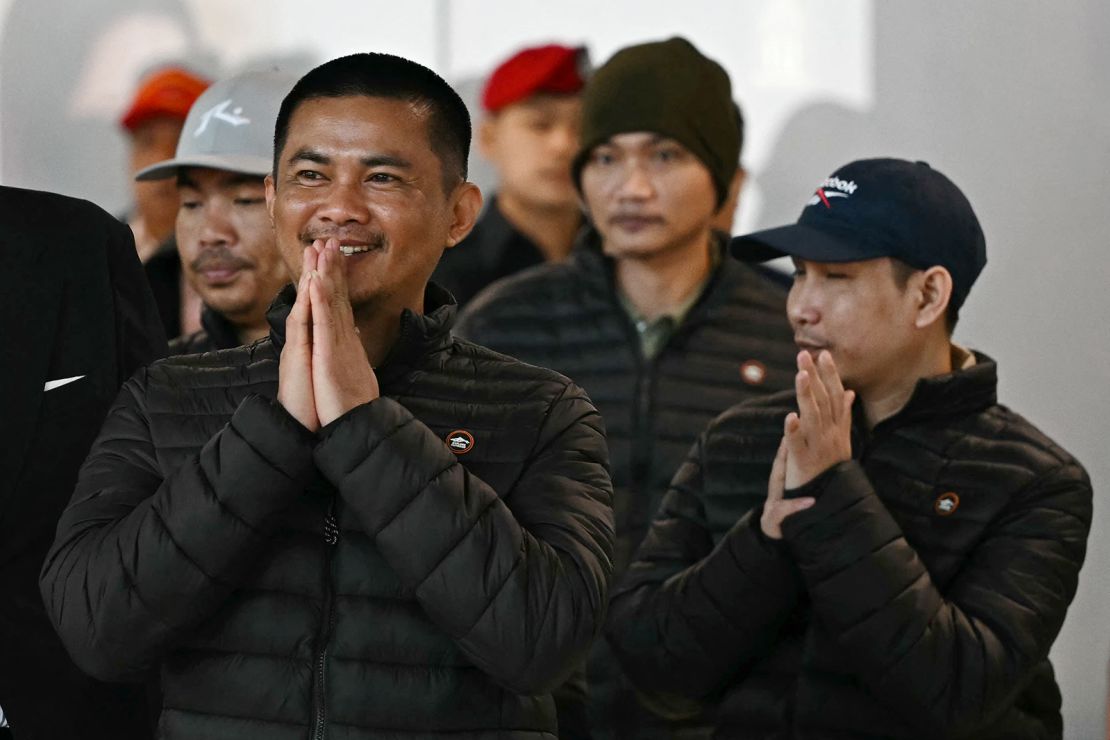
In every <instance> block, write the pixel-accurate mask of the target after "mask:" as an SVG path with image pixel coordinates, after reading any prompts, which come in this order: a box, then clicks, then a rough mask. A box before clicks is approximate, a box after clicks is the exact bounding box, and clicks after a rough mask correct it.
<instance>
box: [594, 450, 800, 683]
mask: <svg viewBox="0 0 1110 740" xmlns="http://www.w3.org/2000/svg"><path fill="white" fill-rule="evenodd" d="M704 445H705V439H704V436H703V438H701V439H699V440H698V442H696V443H695V445H694V447H693V449H692V450H691V452H690V454H689V456H688V458H687V460H686V462H685V463H684V464H683V466H682V467H681V468H679V470H678V473H677V474H676V476H675V479H674V480H673V481H672V483H671V487H670V490H669V491H668V492H667V495H666V497H665V498H664V499H663V503H662V505H661V507H660V510H659V512H658V514H656V517H655V521H654V522H653V523H652V526H651V530H650V531H649V532H648V535H647V537H646V538H645V539H644V542H643V543H642V544H641V545H640V549H639V550H638V551H637V554H636V559H635V561H634V562H633V564H632V565H631V566H630V568H629V570H628V573H627V574H626V575H625V577H624V579H623V580H622V581H621V583H620V585H619V587H618V590H617V593H616V596H615V597H614V599H613V602H612V604H611V605H610V612H609V619H608V622H607V625H606V636H607V637H608V639H609V642H610V643H611V644H612V645H613V647H614V649H615V650H616V652H617V655H618V657H619V658H620V660H621V663H622V664H623V665H624V668H625V672H626V674H627V675H628V676H630V677H631V678H632V680H633V681H634V682H635V683H636V685H637V687H638V688H639V689H641V690H642V691H645V692H649V693H652V694H663V695H665V694H678V695H681V696H685V697H691V698H701V697H706V696H709V695H711V694H713V693H714V692H716V691H717V690H719V689H721V688H722V687H723V686H724V685H725V684H726V683H727V682H729V681H732V680H735V677H736V676H737V674H738V673H743V671H744V670H745V667H746V666H747V665H750V663H751V660H752V659H753V657H755V654H756V653H757V651H758V650H759V649H760V648H761V646H766V645H769V644H772V643H773V642H774V640H775V635H776V633H777V632H778V630H779V628H780V627H781V625H782V623H783V622H784V621H785V619H786V617H787V616H788V615H789V614H790V611H791V610H792V609H793V607H794V604H795V602H796V600H797V596H798V593H799V586H800V584H799V583H798V580H797V573H796V571H795V570H794V568H793V567H792V564H791V562H790V560H789V558H788V556H787V554H786V553H785V551H784V550H783V549H782V546H781V543H776V542H773V541H771V540H769V539H767V538H766V537H764V536H763V534H762V532H761V531H760V526H759V518H760V516H761V513H762V508H761V507H757V508H755V509H752V510H751V511H749V512H748V513H747V514H745V515H744V516H743V517H741V518H740V520H739V521H737V522H736V524H735V525H734V526H733V527H732V528H731V529H730V530H729V531H728V533H727V534H726V535H725V536H724V537H723V538H722V539H721V541H720V542H719V543H718V544H717V546H716V547H714V546H713V540H712V536H711V532H710V530H709V523H708V522H707V521H706V514H705V506H704V494H705V490H704V478H703V458H704ZM653 698H654V699H656V700H659V701H661V702H662V701H664V700H665V696H655V697H653Z"/></svg>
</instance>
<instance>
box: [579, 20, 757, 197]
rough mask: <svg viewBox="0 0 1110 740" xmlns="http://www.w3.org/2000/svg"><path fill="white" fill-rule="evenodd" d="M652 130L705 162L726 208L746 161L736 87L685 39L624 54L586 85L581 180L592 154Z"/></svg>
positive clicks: (642, 47) (616, 55)
mask: <svg viewBox="0 0 1110 740" xmlns="http://www.w3.org/2000/svg"><path fill="white" fill-rule="evenodd" d="M633 131H651V132H653V133H657V134H661V135H663V136H666V137H669V138H671V139H674V140H675V141H677V142H679V143H680V144H682V145H683V146H685V147H686V148H687V149H689V150H690V151H691V152H692V153H693V154H694V155H695V156H696V157H697V158H698V159H700V160H701V161H702V162H704V163H705V166H706V167H707V168H708V169H709V173H710V175H712V177H713V184H714V185H715V186H716V188H717V205H718V206H720V205H721V204H722V203H724V201H725V198H726V196H727V195H728V188H729V184H730V183H731V182H732V177H733V175H734V174H735V173H736V167H737V165H738V162H739V159H740V131H739V128H738V124H737V118H736V109H735V104H734V103H733V101H732V85H731V84H730V83H729V79H728V73H727V72H725V70H724V68H723V67H721V65H719V64H717V63H716V62H714V61H713V60H712V59H709V58H707V57H705V56H703V55H702V53H701V52H700V51H698V50H697V49H696V48H695V47H694V45H693V44H691V43H690V42H689V41H687V40H686V39H684V38H679V37H675V38H673V39H669V40H667V41H656V42H653V43H649V44H640V45H638V46H630V47H628V48H626V49H621V50H620V51H618V52H617V53H616V54H614V55H613V57H612V58H611V59H610V60H609V61H607V62H606V63H605V64H604V65H602V66H601V67H600V68H599V69H598V70H597V71H596V72H595V73H594V75H593V77H591V78H590V81H589V82H588V83H586V89H585V91H584V92H583V100H582V145H581V148H580V149H579V150H578V154H577V155H576V156H575V158H574V164H573V168H574V182H575V184H576V185H577V186H578V189H579V190H581V189H582V168H583V167H585V165H586V162H587V160H588V159H589V156H590V152H591V151H592V150H593V148H594V147H596V146H597V145H599V144H603V143H605V142H606V141H608V140H609V138H610V137H612V136H615V135H616V134H624V133H630V132H633Z"/></svg>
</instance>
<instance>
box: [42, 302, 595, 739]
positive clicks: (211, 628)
mask: <svg viewBox="0 0 1110 740" xmlns="http://www.w3.org/2000/svg"><path fill="white" fill-rule="evenodd" d="M282 295H283V297H282V298H281V299H280V300H279V301H278V302H277V303H275V306H274V309H273V310H272V311H271V326H272V332H271V338H270V339H268V340H263V341H261V342H256V343H254V344H252V345H250V346H248V347H240V348H237V349H232V350H226V351H222V352H215V353H210V354H204V355H187V356H183V357H174V358H170V359H168V360H165V361H163V362H160V363H156V364H154V365H152V366H151V367H150V368H148V369H146V370H144V371H142V372H140V373H139V374H138V375H136V376H135V377H134V378H133V379H131V380H130V381H128V383H127V384H126V385H125V386H124V390H123V392H122V393H121V394H120V397H119V399H118V400H117V402H116V405H115V407H114V408H113V409H112V411H111V412H110V414H109V416H108V420H107V422H106V423H105V425H104V428H103V430H102V431H101V434H100V437H99V439H98V440H97V441H96V443H95V444H94V446H93V451H92V453H91V455H90V457H89V459H88V461H87V462H86V464H85V467H84V468H83V470H82V474H81V477H80V480H79V481H78V485H77V490H76V492H75V494H74V498H73V501H72V503H71V504H70V506H69V508H68V509H67V510H66V512H65V514H64V515H63V517H62V520H61V523H60V524H59V526H58V536H57V541H56V544H55V547H54V549H53V550H52V552H51V554H50V556H49V557H48V559H47V563H46V566H45V568H44V571H43V577H42V590H43V595H44V598H45V600H46V602H47V605H48V607H49V610H50V613H51V615H52V616H53V618H54V620H55V624H56V625H57V627H58V630H59V633H60V634H61V635H62V638H63V640H64V641H65V643H66V646H67V647H68V648H69V650H70V652H71V653H72V654H73V656H74V658H75V660H76V661H77V662H78V664H79V665H81V666H82V667H84V668H85V669H86V670H88V671H89V672H91V673H93V674H96V675H100V676H103V677H121V676H127V675H132V674H134V673H136V672H142V671H145V670H148V669H149V668H151V667H153V666H156V665H160V666H161V677H162V688H163V692H164V702H163V711H162V715H161V720H160V725H159V732H160V734H161V736H162V737H164V738H173V739H176V738H214V737H221V738H223V737H226V738H231V737H234V738H244V739H248V738H266V739H267V740H286V739H288V740H294V738H295V739H297V740H300V739H302V738H306V737H321V736H327V737H330V738H343V739H344V740H359V739H365V740H370V738H386V737H406V738H415V737H435V738H440V739H442V738H447V737H452V738H473V739H477V738H490V739H492V738H499V739H506V738H519V739H522V740H523V739H525V738H537V739H538V738H553V737H555V736H556V732H557V730H556V717H555V708H554V705H553V703H552V700H551V697H550V695H549V694H548V692H549V691H550V690H551V688H552V687H553V686H555V685H556V684H558V682H559V681H561V680H562V679H563V678H564V677H565V675H566V674H567V673H568V672H569V671H570V669H571V667H572V666H573V665H574V664H575V663H576V662H577V661H579V660H581V659H582V657H583V656H584V655H585V654H586V651H587V650H588V648H589V645H590V642H591V641H592V639H593V638H594V636H595V635H596V634H597V632H598V631H599V629H600V624H601V619H602V614H603V612H604V609H605V603H606V595H607V586H608V581H609V574H610V570H611V564H610V560H611V553H612V539H613V524H612V513H611V510H610V498H611V485H610V482H609V474H608V472H607V470H606V465H607V455H606V449H605V441H604V435H603V431H602V427H601V420H600V417H599V416H598V413H597V411H596V410H595V409H594V408H593V406H592V405H591V404H590V402H589V401H588V400H587V399H586V397H585V395H584V394H583V393H582V391H581V390H579V389H578V388H577V387H576V386H575V385H573V384H572V383H571V382H570V381H568V380H567V379H566V378H564V377H562V376H559V375H557V374H555V373H553V372H551V371H547V370H542V369H540V368H536V367H531V366H529V365H524V364H522V363H519V362H516V361H514V360H512V359H510V358H508V357H505V356H503V355H498V354H496V353H494V352H492V351H490V350H487V349H485V348H483V347H479V346H477V345H474V344H470V343H466V342H462V341H458V340H456V339H454V338H453V337H452V336H451V334H450V324H451V321H452V319H453V317H454V312H455V304H454V302H453V301H451V300H450V297H449V296H448V295H447V294H446V293H445V292H443V291H442V290H439V289H437V288H436V287H435V286H429V289H428V292H427V298H426V300H425V304H426V307H427V310H428V313H426V314H424V315H422V316H417V315H415V314H413V313H411V312H406V313H405V315H404V316H403V317H402V318H401V332H400V337H399V338H398V340H397V344H396V345H395V347H394V348H393V350H392V352H391V353H390V356H389V357H388V358H387V360H386V362H385V363H384V364H383V366H382V367H380V368H379V369H378V370H377V374H378V380H379V383H380V385H381V390H382V397H381V398H378V399H376V400H374V401H372V402H370V403H367V404H364V405H361V406H358V407H356V408H354V409H352V410H351V411H350V412H348V413H347V414H345V415H344V416H343V417H341V418H340V419H337V420H335V421H334V422H333V423H331V424H329V425H328V426H327V427H326V428H324V429H322V430H321V431H320V433H319V434H318V435H313V434H310V433H309V432H308V431H307V430H306V429H305V428H304V427H302V426H301V425H300V424H298V423H297V422H296V421H295V420H294V419H293V418H292V417H291V416H290V415H289V414H288V413H287V412H285V410H284V409H283V408H282V407H281V406H280V405H279V404H278V403H277V402H276V401H275V398H274V397H275V394H276V391H277V379H278V377H277V373H278V356H279V353H280V350H281V347H282V344H283V340H284V338H283V334H284V326H285V318H286V316H287V315H288V311H289V309H290V307H291V304H292V288H287V289H286V291H285V292H284V293H283V294H282Z"/></svg>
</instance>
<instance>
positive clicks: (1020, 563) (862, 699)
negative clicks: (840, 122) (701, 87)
mask: <svg viewBox="0 0 1110 740" xmlns="http://www.w3.org/2000/svg"><path fill="white" fill-rule="evenodd" d="M731 246H732V250H733V252H734V254H736V255H737V256H738V257H740V258H742V259H749V260H764V259H768V258H772V257H776V256H783V255H786V256H789V257H790V258H791V259H792V260H793V262H794V265H795V274H794V284H793V287H792V288H791V291H790V296H789V299H788V302H787V313H788V317H789V319H790V323H791V325H792V326H793V329H794V339H795V342H796V343H797V345H798V348H799V349H800V350H801V351H800V352H799V354H798V372H797V375H796V377H795V383H794V386H795V387H794V390H793V391H791V392H786V393H782V394H779V395H776V396H772V397H769V398H766V399H761V400H756V401H751V402H746V403H744V404H741V405H738V406H735V407H733V408H732V409H730V410H729V411H727V412H726V413H725V414H723V415H722V416H720V417H719V418H718V419H717V420H716V421H714V422H713V423H712V424H711V425H710V426H709V428H708V429H707V430H706V431H705V433H704V434H703V435H702V436H701V438H700V439H699V441H698V442H697V444H695V446H694V448H693V450H692V451H691V453H690V457H689V459H688V461H687V464H686V465H685V466H684V467H683V468H682V469H681V470H680V471H679V474H678V476H677V477H676V478H675V480H674V481H673V483H672V485H671V489H670V491H669V492H668V494H667V497H666V498H665V500H664V502H663V505H662V507H661V509H660V512H659V513H658V515H657V516H656V519H655V522H654V523H653V526H652V529H651V531H650V532H649V533H648V536H647V538H646V539H645V540H644V542H643V544H642V545H641V547H640V550H639V552H638V553H637V555H636V559H635V562H634V563H633V564H632V566H631V567H630V569H629V577H628V578H627V579H625V581H624V582H623V584H622V585H621V587H620V588H619V590H618V593H617V595H616V597H615V599H614V601H613V602H612V606H611V610H610V620H609V624H608V628H607V633H608V637H609V640H610V641H611V643H613V644H614V647H615V649H616V651H617V653H618V655H619V657H620V658H621V660H622V661H623V662H624V664H625V668H626V669H627V670H628V672H629V674H630V675H632V676H634V677H636V678H637V679H638V680H639V682H640V688H641V690H642V691H645V692H646V693H648V694H664V695H665V694H677V695H679V696H683V697H686V698H690V699H695V700H702V699H706V698H709V697H715V698H719V697H721V696H723V701H722V702H721V705H720V710H719V712H718V716H717V729H716V733H717V735H718V736H720V737H741V736H742V737H745V738H769V737H781V736H783V733H789V734H790V736H791V737H796V738H827V737H838V738H876V737H884V738H906V737H928V738H948V737H975V738H1013V737H1038V738H1048V737H1056V738H1059V737H1061V736H1062V734H1063V729H1062V721H1061V716H1060V703H1061V698H1060V691H1059V688H1058V686H1057V684H1056V681H1055V679H1054V677H1053V671H1052V666H1051V664H1050V663H1049V660H1048V653H1049V649H1050V647H1051V646H1052V642H1053V640H1054V639H1055V638H1056V635H1057V633H1058V632H1059V630H1060V627H1061V625H1062V624H1063V621H1064V615H1065V612H1066V611H1067V607H1068V605H1069V603H1070V602H1071V600H1072V597H1073V596H1074V595H1075V590H1076V585H1077V580H1078V575H1079V569H1080V566H1081V565H1082V562H1083V558H1084V555H1085V551H1086V540H1087V534H1088V530H1089V528H1090V521H1091V485H1090V480H1089V479H1088V477H1087V474H1086V472H1085V471H1084V469H1083V467H1082V466H1081V465H1080V464H1079V462H1078V461H1076V460H1075V459H1074V458H1073V457H1072V456H1071V455H1069V454H1068V453H1067V452H1066V451H1065V450H1063V449H1061V448H1060V447H1059V446H1058V445H1056V444H1055V443H1054V442H1052V441H1051V440H1050V439H1048V438H1047V437H1046V436H1045V435H1044V434H1042V433H1041V432H1040V431H1038V430H1037V429H1036V428H1035V427H1033V425H1032V424H1030V423H1029V422H1028V421H1026V420H1025V419H1023V418H1022V417H1021V416H1019V415H1018V414H1016V413H1014V412H1013V411H1011V410H1010V409H1008V408H1007V407H1005V406H1002V405H1000V404H999V403H998V401H997V397H996V364H995V362H994V361H993V360H992V359H990V358H989V357H987V356H986V355H984V354H982V353H980V352H974V351H970V350H967V349H964V348H962V347H960V346H959V345H957V344H956V343H954V342H953V341H952V339H951V335H952V329H953V327H954V325H955V321H956V317H957V313H958V311H959V308H960V306H961V305H962V304H963V303H964V300H965V299H966V298H967V296H968V292H969V291H970V289H971V286H972V284H973V283H974V282H975V279H976V277H978V275H979V272H980V271H981V270H982V268H983V266H984V264H985V263H986V251H985V240H984V237H983V233H982V230H981V228H980V226H979V222H978V219H977V218H976V216H975V213H974V211H973V210H972V208H971V205H970V203H969V202H968V200H967V198H965V197H964V195H963V193H961V192H960V190H959V188H957V187H956V186H955V185H954V184H953V183H952V181H951V180H949V179H948V178H947V177H945V176H944V175H942V174H940V173H939V172H937V171H936V170H934V169H932V168H931V167H929V165H927V164H925V163H924V162H907V161H903V160H896V159H872V160H862V161H857V162H852V163H851V164H848V165H846V166H844V167H842V168H841V169H839V170H838V171H836V172H835V173H833V174H832V175H831V176H830V177H828V178H827V179H825V180H824V181H823V182H821V183H820V184H818V186H817V188H816V190H815V191H813V192H812V194H811V195H809V196H808V201H807V203H806V205H805V207H804V209H803V210H802V214H801V216H800V217H799V219H798V221H797V223H796V224H793V225H790V226H784V227H781V228H777V229H770V230H768V231H762V232H758V233H755V234H750V235H747V236H744V237H740V238H737V239H734V240H733V241H732V245H731Z"/></svg>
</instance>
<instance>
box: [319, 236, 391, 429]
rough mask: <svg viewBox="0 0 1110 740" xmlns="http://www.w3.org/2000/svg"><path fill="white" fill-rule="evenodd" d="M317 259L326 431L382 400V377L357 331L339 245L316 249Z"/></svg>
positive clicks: (321, 388)
mask: <svg viewBox="0 0 1110 740" xmlns="http://www.w3.org/2000/svg"><path fill="white" fill-rule="evenodd" d="M314 246H315V247H316V248H317V250H318V252H319V258H318V259H317V262H316V273H315V274H314V275H313V279H312V280H311V281H309V291H310V295H311V298H312V389H313V395H314V396H315V400H316V413H317V415H318V416H319V418H320V424H321V425H322V426H326V425H327V424H330V423H331V422H333V421H335V420H336V419H338V418H339V417H340V416H343V414H345V413H347V412H348V411H350V410H351V409H353V408H355V407H356V406H361V405H362V404H364V403H369V402H370V401H373V400H374V399H376V398H377V397H378V396H379V395H380V391H379V389H378V378H377V375H375V374H374V369H373V368H372V367H370V361H369V360H368V359H367V358H366V350H365V349H364V348H363V346H362V342H361V340H360V339H359V334H358V329H357V328H356V327H355V320H354V313H353V311H352V310H351V301H350V299H349V297H348V295H347V265H346V263H345V262H344V260H345V259H346V257H344V256H343V255H342V254H340V252H339V242H338V241H337V240H335V239H328V240H327V242H326V243H322V244H321V243H319V242H318V243H317V244H315V245H314Z"/></svg>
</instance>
